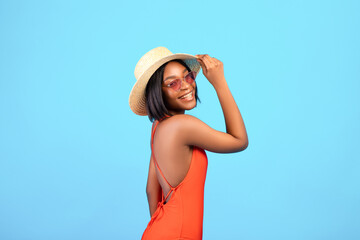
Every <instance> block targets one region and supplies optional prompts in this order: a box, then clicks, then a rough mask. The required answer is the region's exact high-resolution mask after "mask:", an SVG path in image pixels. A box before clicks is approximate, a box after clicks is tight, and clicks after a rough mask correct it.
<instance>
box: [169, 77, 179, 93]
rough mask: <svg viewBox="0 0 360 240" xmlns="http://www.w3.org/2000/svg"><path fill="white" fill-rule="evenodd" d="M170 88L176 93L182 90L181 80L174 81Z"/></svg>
mask: <svg viewBox="0 0 360 240" xmlns="http://www.w3.org/2000/svg"><path fill="white" fill-rule="evenodd" d="M170 86H171V88H172V89H174V90H175V91H179V89H180V88H181V79H175V80H174V81H172V82H171V85H170Z"/></svg>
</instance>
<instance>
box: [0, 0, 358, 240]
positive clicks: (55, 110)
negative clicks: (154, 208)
mask: <svg viewBox="0 0 360 240" xmlns="http://www.w3.org/2000/svg"><path fill="white" fill-rule="evenodd" d="M359 12H360V4H359V1H344V0H342V1H340V0H339V1H310V0H307V1H305V0H304V1H285V0H283V1H280V0H278V1H247V2H245V1H225V0H224V1H194V2H193V1H143V2H141V1H140V2H139V1H134V2H132V3H130V1H3V0H1V1H0V239H2V240H10V239H11V240H20V239H21V240H23V239H26V240H32V239H34V240H35V239H36V240H42V239H88V240H91V239H140V237H141V235H142V233H143V231H144V229H145V227H146V225H147V223H148V221H149V220H150V214H149V209H148V205H147V204H148V203H147V199H146V193H145V187H146V180H147V173H148V165H149V160H150V133H151V122H150V121H149V120H148V118H147V117H140V116H137V115H135V114H134V113H133V112H132V111H131V110H130V108H129V105H128V97H129V93H130V90H131V88H132V86H133V84H134V83H135V77H134V68H135V65H136V63H137V61H138V60H139V59H140V57H141V56H142V55H143V54H145V53H146V52H147V51H149V50H150V49H152V48H155V47H158V46H165V47H167V48H168V49H169V50H170V51H172V52H174V53H190V54H204V53H207V54H209V55H210V56H213V57H216V58H218V59H219V60H221V61H223V63H224V70H225V77H226V79H227V82H228V85H229V87H230V89H231V91H232V93H233V96H234V98H235V100H236V102H237V104H238V107H239V109H240V112H241V113H242V116H243V118H244V122H245V125H246V129H247V133H248V137H249V147H248V148H247V149H246V150H245V151H243V152H239V153H232V154H217V153H212V152H208V151H207V154H208V160H209V165H208V172H207V180H206V184H205V202H204V229H203V236H204V239H207V240H210V239H247V240H251V239H254V240H255V239H256V240H257V239H261V240H262V239H276V240H280V239H307V240H312V239H327V240H329V239H360V229H359V226H360V177H359V172H360V163H359V160H360V150H359V143H360V139H359V138H360V137H359V136H360V125H359V123H360V107H359V103H360V99H359V98H360V97H359V95H360V94H359V93H360V44H359V43H360V31H359V29H360V14H359ZM197 81H198V87H199V97H200V99H201V101H202V103H201V104H199V105H198V107H197V108H195V109H194V110H192V111H190V112H187V113H188V114H192V115H194V116H196V117H198V118H200V119H201V120H202V121H204V122H205V123H207V124H208V125H210V126H211V127H213V128H215V129H217V130H220V131H226V128H225V123H224V119H223V115H222V110H221V106H220V104H219V102H218V99H217V96H216V92H215V91H214V89H213V88H212V86H211V84H209V82H207V79H206V78H205V77H204V76H203V75H202V74H201V75H200V76H199V77H198V80H197Z"/></svg>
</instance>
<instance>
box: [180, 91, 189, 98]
mask: <svg viewBox="0 0 360 240" xmlns="http://www.w3.org/2000/svg"><path fill="white" fill-rule="evenodd" d="M191 93H192V91H190V92H187V93H185V94H184V95H182V96H181V97H179V98H180V99H181V98H183V97H184V96H186V95H188V94H190V95H191Z"/></svg>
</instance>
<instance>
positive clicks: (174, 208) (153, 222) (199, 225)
mask: <svg viewBox="0 0 360 240" xmlns="http://www.w3.org/2000/svg"><path fill="white" fill-rule="evenodd" d="M160 121H161V120H160ZM158 123H159V121H158V122H157V123H156V124H155V127H154V130H153V132H152V134H151V150H152V155H153V159H154V161H155V163H156V166H157V168H158V170H159V171H160V173H161V175H162V177H163V178H164V179H165V181H166V182H167V184H168V185H169V186H170V191H169V192H168V194H167V195H166V197H165V198H164V192H162V201H161V202H158V205H157V208H156V211H155V212H154V213H153V215H152V217H151V219H150V222H149V223H148V225H147V227H146V229H145V231H144V233H143V235H142V238H141V240H149V239H150V240H173V239H174V240H175V239H186V240H190V239H191V240H200V239H202V231H203V213H204V186H205V179H206V172H207V165H208V159H207V156H206V153H205V151H204V149H202V148H199V147H196V146H193V152H192V158H191V163H190V167H189V170H188V172H187V174H186V176H185V178H184V180H183V181H182V182H181V183H180V184H179V185H177V186H176V187H172V186H171V185H170V184H169V182H168V181H167V180H166V178H165V177H164V174H163V173H162V172H161V170H160V167H159V165H158V163H157V161H156V159H155V156H154V149H153V139H154V133H155V130H156V126H157V125H158ZM171 192H173V194H172V195H171V197H170V199H169V201H167V202H165V201H166V199H167V198H168V196H169V194H170V193H171Z"/></svg>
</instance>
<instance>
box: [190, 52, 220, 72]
mask: <svg viewBox="0 0 360 240" xmlns="http://www.w3.org/2000/svg"><path fill="white" fill-rule="evenodd" d="M195 56H196V57H197V59H198V60H199V61H200V64H203V65H204V66H203V65H201V67H202V68H204V69H205V70H208V69H209V68H211V67H212V66H214V65H217V63H216V59H215V58H212V57H210V56H209V55H208V54H197V55H195Z"/></svg>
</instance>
